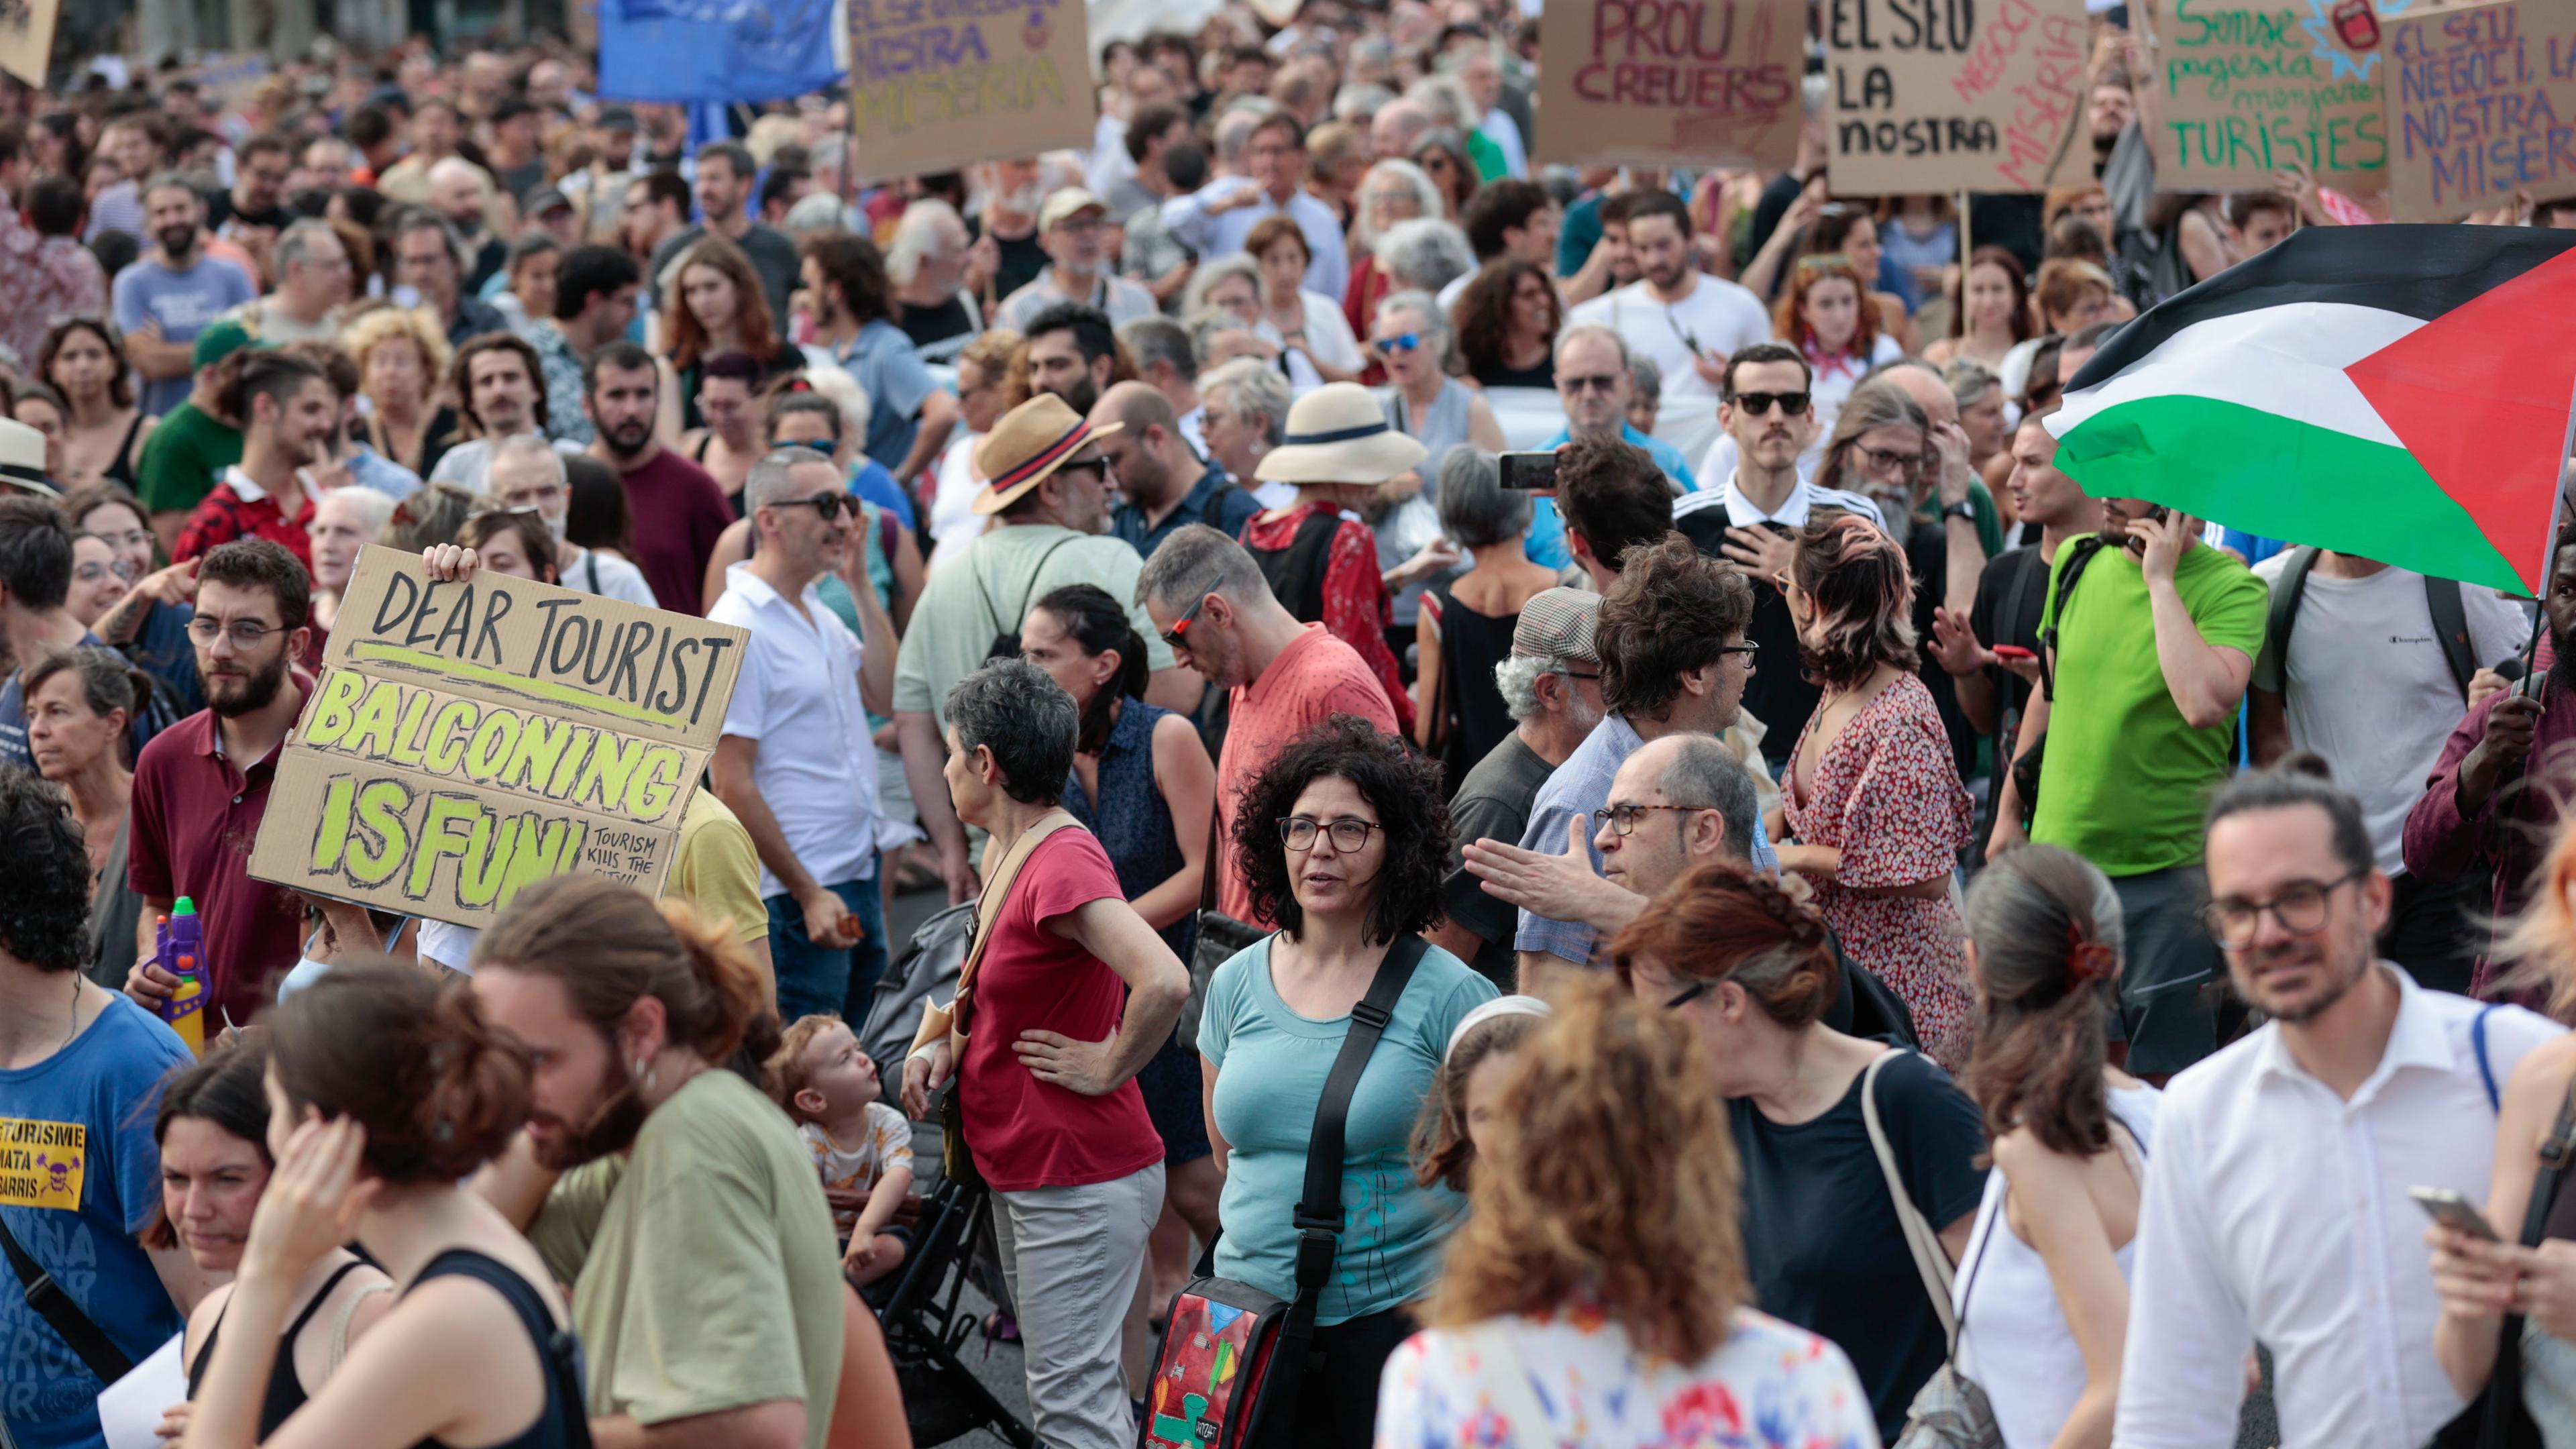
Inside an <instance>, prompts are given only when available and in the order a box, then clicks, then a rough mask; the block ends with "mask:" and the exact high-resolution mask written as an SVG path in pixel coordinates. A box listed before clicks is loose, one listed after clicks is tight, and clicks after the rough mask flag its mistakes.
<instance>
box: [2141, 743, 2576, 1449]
mask: <svg viewBox="0 0 2576 1449" xmlns="http://www.w3.org/2000/svg"><path fill="white" fill-rule="evenodd" d="M2312 763H2313V762H2311V764H2312ZM2208 818H2209V826H2208V847H2207V852H2208V853H2207V859H2208V873H2209V905H2208V906H2207V907H2206V909H2205V910H2204V912H2203V916H2202V919H2203V920H2204V921H2205V922H2206V926H2207V930H2208V932H2209V935H2210V937H2211V938H2212V939H2213V940H2215V941H2216V942H2217V944H2219V945H2220V946H2222V947H2224V948H2225V949H2226V952H2227V967H2228V975H2229V978H2230V980H2231V982H2232V984H2233V985H2234V986H2235V989H2236V990H2237V992H2238V993H2239V994H2241V995H2242V996H2243V997H2244V998H2245V1000H2246V1002H2247V1004H2249V1005H2251V1006H2253V1007H2254V1008H2256V1009H2257V1010H2260V1011H2261V1012H2262V1013H2263V1014H2264V1015H2265V1016H2266V1017H2268V1018H2270V1019H2269V1020H2268V1021H2267V1022H2266V1023H2265V1024H2264V1025H2263V1026H2261V1027H2259V1028H2257V1029H2256V1030H2255V1031H2254V1032H2253V1033H2251V1034H2250V1035H2248V1036H2245V1037H2243V1038H2240V1039H2239V1040H2237V1041H2236V1042H2235V1043H2233V1044H2232V1045H2230V1046H2228V1047H2226V1048H2225V1049H2223V1050H2222V1051H2220V1052H2219V1053H2218V1054H2217V1055H2215V1056H2212V1057H2210V1058H2209V1059H2208V1060H2206V1061H2205V1062H2203V1063H2201V1064H2200V1065H2199V1066H2197V1067H2194V1068H2193V1069H2191V1070H2189V1071H2186V1072H2184V1073H2182V1074H2181V1075H2179V1076H2177V1077H2176V1078H2175V1079H2174V1081H2173V1083H2172V1085H2171V1087H2170V1088H2169V1089H2168V1090H2167V1091H2166V1093H2165V1100H2164V1105H2163V1106H2162V1108H2161V1109H2160V1110H2159V1111H2158V1113H2157V1116H2156V1140H2155V1147H2154V1151H2155V1156H2154V1157H2153V1158H2152V1159H2150V1160H2149V1162H2148V1164H2147V1187H2146V1199H2145V1202H2144V1205H2143V1206H2142V1207H2141V1208H2140V1209H2139V1215H2138V1240H2137V1262H2136V1266H2135V1271H2134V1273H2133V1275H2132V1280H2131V1281H2132V1288H2131V1293H2130V1306H2129V1333H2128V1348H2127V1353H2126V1356H2125V1358H2124V1360H2123V1362H2122V1365H2121V1373H2120V1406H2119V1415H2118V1421H2117V1427H2116V1428H2115V1430H2114V1431H2113V1432H2114V1439H2115V1442H2117V1443H2119V1444H2122V1445H2132V1444H2134V1445H2138V1446H2141V1449H2161V1446H2166V1445H2182V1444H2208V1443H2212V1442H2219V1441H2224V1440H2227V1439H2230V1438H2232V1436H2233V1435H2234V1433H2235V1423H2236V1407H2235V1406H2236V1401H2237V1399H2238V1398H2239V1397H2240V1396H2241V1391H2242V1384H2243V1373H2244V1364H2245V1359H2246V1354H2247V1352H2248V1351H2249V1350H2250V1349H2251V1348H2252V1347H2253V1346H2254V1345H2255V1344H2256V1343H2258V1342H2259V1343H2261V1344H2264V1345H2266V1346H2268V1347H2269V1348H2270V1349H2271V1350H2272V1378H2273V1387H2272V1393H2273V1397H2274V1399H2275V1401H2276V1402H2277V1403H2278V1405H2279V1410H2280V1416H2281V1423H2282V1424H2283V1425H2284V1426H2285V1429H2286V1430H2287V1432H2285V1433H2284V1435H2283V1440H2282V1442H2283V1444H2284V1445H2285V1446H2287V1445H2308V1444H2353V1445H2388V1446H2396V1445H2401V1444H2410V1445H2411V1444H2423V1443H2427V1442H2429V1441H2431V1440H2432V1439H2433V1437H2434V1436H2435V1434H2436V1433H2437V1432H2438V1431H2440V1430H2441V1429H2442V1428H2443V1426H2444V1425H2445V1424H2446V1423H2447V1422H2448V1421H2449V1420H2450V1419H2451V1418H2452V1417H2453V1416H2454V1415H2456V1414H2457V1413H2459V1412H2460V1410H2461V1408H2462V1399H2461V1395H2460V1394H2459V1393H2458V1391H2457V1389H2456V1388H2455V1386H2454V1383H2453V1380H2452V1378H2451V1377H2450V1376H2449V1375H2448V1374H2446V1373H2445V1372H2444V1370H2443V1362H2442V1359H2440V1358H2437V1357H2436V1356H2435V1355H2434V1354H2430V1353H2427V1352H2425V1344H2426V1342H2427V1341H2428V1340H2431V1339H2433V1337H2434V1333H2435V1325H2436V1323H2437V1321H2438V1319H2439V1318H2440V1316H2441V1313H2442V1305H2441V1300H2440V1298H2439V1297H2438V1296H2437V1294H2436V1292H2435V1286H2434V1279H2433V1274H2432V1272H2431V1270H2430V1267H2429V1265H2428V1264H2427V1263H2426V1260H2425V1254H2424V1248H2423V1239H2422V1236H2421V1228H2420V1225H2419V1223H2418V1216H2419V1215H2418V1213H2417V1212H2416V1211H2415V1209H2414V1205H2413V1204H2411V1203H2407V1202H2403V1201H2400V1199H2401V1198H2402V1196H2403V1195H2404V1193H2405V1190H2406V1188H2407V1187H2409V1186H2412V1185H2416V1184H2422V1185H2424V1186H2428V1187H2445V1188H2450V1189H2452V1190H2453V1191H2456V1192H2465V1193H2474V1192H2479V1191H2481V1190H2482V1189H2483V1188H2484V1187H2485V1186H2486V1185H2487V1184H2488V1183H2489V1182H2491V1181H2492V1180H2493V1177H2494V1173H2495V1169H2496V1165H2497V1163H2496V1145H2495V1144H2496V1136H2495V1134H2494V1133H2493V1132H2491V1131H2489V1130H2486V1124H2487V1123H2488V1122H2489V1121H2490V1120H2491V1119H2492V1117H2493V1116H2494V1114H2495V1112H2496V1110H2497V1109H2496V1103H2497V1095H2498V1093H2497V1088H2496V1086H2495V1085H2494V1084H2497V1083H2503V1082H2508V1081H2510V1080H2511V1079H2512V1077H2513V1075H2514V1070H2515V1068H2516V1066H2517V1065H2518V1064H2519V1063H2520V1062H2521V1061H2522V1059H2523V1057H2524V1056H2525V1054H2526V1053H2529V1052H2531V1051H2532V1050H2533V1049H2535V1048H2537V1047H2539V1046H2541V1045H2542V1044H2543V1043H2544V1042H2545V1041H2547V1040H2548V1039H2549V1038H2550V1037H2552V1036H2555V1035H2557V1034H2558V1028H2557V1027H2555V1026H2554V1025H2552V1024H2551V1023H2550V1022H2548V1021H2547V1020H2545V1019H2543V1018H2541V1017H2539V1016H2537V1015H2534V1014H2533V1013H2530V1012H2526V1011H2524V1010H2522V1009H2520V1008H2518V1007H2512V1006H2480V1005H2479V1004H2478V1003H2476V1002H2473V1001H2470V1000H2468V999H2466V998H2463V997H2457V996H2451V995H2447V994H2445V993H2442V992H2437V991H2426V990H2423V989H2421V988H2419V987H2417V986H2416V985H2415V983H2414V981H2413V980H2412V979H2411V978H2410V977H2408V976H2407V974H2406V973H2405V972H2403V971H2400V970H2397V969H2395V968H2394V967H2391V966H2387V965H2385V964H2383V963H2380V962H2377V961H2375V960H2373V959H2372V951H2371V938H2372V937H2373V936H2374V935H2375V934H2376V933H2377V932H2378V931H2379V929H2380V928H2381V926H2383V925H2384V924H2385V923H2386V921H2387V919H2388V903H2389V885H2388V878H2387V877H2386V876H2384V875H2382V874H2380V872H2379V870H2378V868H2377V866H2376V865H2374V864H2373V863H2372V854H2371V845H2370V832H2369V828H2368V825H2367V824H2366V822H2365V821H2364V819H2363V816H2362V812H2361V805H2360V802H2359V801H2357V800H2355V799H2354V798H2353V797H2352V796H2351V795H2349V794H2347V793H2345V792H2344V791H2343V790H2341V789H2338V788H2336V787H2335V786H2334V785H2332V784H2330V783H2328V782H2327V781H2325V780H2323V779H2321V778H2318V777H2317V776H2315V775H2313V774H2310V773H2307V772H2306V771H2304V770H2291V769H2273V770H2266V771H2258V772H2255V773H2252V774H2248V775H2244V776H2240V777H2239V778H2237V779H2236V780H2233V781H2231V782H2229V783H2228V784H2227V785H2226V786H2224V787H2223V788H2221V789H2220V790H2219V792H2218V794H2217V796H2216V798H2214V799H2213V800H2212V801H2211V802H2210V804H2209V815H2208ZM2112 884H2113V885H2114V886H2117V885H2118V884H2119V881H2118V878H2117V877H2113V880H2112ZM2134 920H2135V918H2134V917H2132V922H2133V925H2132V929H2134ZM2400 1063H2403V1064H2404V1065H2403V1066H2402V1067H2401V1066H2400V1065H2399V1064H2400ZM2471 1129H2474V1130H2471ZM2327 1196H2330V1197H2331V1198H2332V1199H2333V1200H2334V1201H2336V1202H2338V1203H2344V1202H2349V1203H2350V1204H2351V1208H2350V1210H2349V1211H2337V1212H2332V1213H2318V1212H2315V1211H2312V1210H2311V1209H2312V1207H2313V1205H2314V1203H2315V1202H2316V1201H2317V1200H2318V1199H2319V1198H2321V1197H2327ZM2218 1224H2226V1225H2228V1230H2229V1233H2230V1236H2229V1237H2228V1238H2226V1239H2221V1238H2219V1237H2217V1236H2215V1235H2214V1227H2215V1225H2218ZM2253 1244H2260V1245H2261V1247H2260V1250H2259V1251H2253V1252H2248V1251H2246V1249H2247V1247H2248V1246H2249V1245H2253ZM2327 1324H2333V1325H2336V1327H2334V1328H2333V1329H2332V1330H2330V1331H2328V1330H2325V1329H2324V1325H2327ZM2445 1337H2448V1334H2447V1333H2446V1334H2445ZM2374 1364H2375V1365H2378V1366H2379V1367H2376V1368H2374V1367H2372V1365H2374ZM2356 1386H2367V1387H2366V1391H2365V1390H2357V1387H2356Z"/></svg>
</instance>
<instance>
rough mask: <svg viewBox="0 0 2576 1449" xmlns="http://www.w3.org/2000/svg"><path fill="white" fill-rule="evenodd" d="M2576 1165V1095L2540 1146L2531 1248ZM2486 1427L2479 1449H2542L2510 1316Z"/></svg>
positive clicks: (2525, 1234) (2527, 1215)
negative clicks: (2526, 1397) (2527, 1399)
mask: <svg viewBox="0 0 2576 1449" xmlns="http://www.w3.org/2000/svg"><path fill="white" fill-rule="evenodd" d="M2571 1161H2576V1089H2570V1090H2569V1092H2568V1094H2567V1098H2566V1100H2565V1101H2563V1102H2561V1103H2560V1104H2559V1106H2558V1122H2557V1125H2556V1126H2553V1127H2551V1128H2550V1129H2549V1140H2548V1141H2546V1142H2543V1143H2542V1144H2540V1170H2539V1172H2538V1173H2537V1174H2536V1175H2534V1176H2533V1178H2532V1180H2531V1201H2530V1203H2529V1204H2528V1205H2527V1206H2525V1207H2524V1208H2523V1210H2522V1236H2521V1237H2520V1238H2518V1239H2516V1241H2518V1242H2520V1243H2521V1244H2522V1245H2523V1246H2524V1247H2526V1248H2536V1247H2538V1246H2540V1236H2541V1234H2542V1232H2543V1231H2545V1230H2546V1229H2547V1228H2548V1226H2549V1209H2550V1207H2551V1206H2552V1205H2553V1204H2554V1203H2556V1202H2557V1200H2558V1194H2559V1191H2560V1190H2561V1189H2562V1188H2563V1187H2564V1186H2565V1185H2566V1181H2567V1168H2568V1164H2569V1163H2570V1162H2571ZM2484 1417H2485V1422H2484V1424H2483V1425H2482V1426H2481V1428H2480V1430H2479V1433H2478V1439H2477V1443H2478V1449H2540V1444H2541V1439H2540V1428H2539V1426H2538V1425H2537V1424H2534V1423H2533V1422H2532V1419H2531V1415H2530V1414H2529V1413H2528V1412H2526V1411H2525V1410H2524V1408H2523V1406H2522V1315H2521V1314H2519V1313H2508V1314H2506V1315H2505V1318H2504V1322H2503V1324H2502V1325H2501V1326H2500V1327H2499V1328H2498V1329H2497V1331H2496V1358H2495V1370H2494V1371H2493V1372H2492V1373H2490V1374H2488V1375H2487V1389H2486V1414H2485V1416H2484Z"/></svg>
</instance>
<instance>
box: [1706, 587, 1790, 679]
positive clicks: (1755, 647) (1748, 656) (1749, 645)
mask: <svg viewBox="0 0 2576 1449" xmlns="http://www.w3.org/2000/svg"><path fill="white" fill-rule="evenodd" d="M1772 580H1773V582H1775V583H1777V584H1779V585H1780V588H1781V591H1782V592H1783V593H1786V592H1787V591H1788V587H1789V576H1788V574H1786V573H1778V574H1774V575H1772ZM1761 652H1762V646H1761V645H1759V644H1756V643H1754V642H1753V641H1752V640H1750V639H1747V640H1745V641H1744V642H1743V643H1741V644H1720V645H1718V646H1717V657H1718V658H1720V659H1723V658H1725V657H1726V656H1727V655H1729V654H1741V655H1743V656H1744V662H1745V663H1747V664H1750V663H1752V662H1753V656H1754V655H1756V654H1759V653H1761Z"/></svg>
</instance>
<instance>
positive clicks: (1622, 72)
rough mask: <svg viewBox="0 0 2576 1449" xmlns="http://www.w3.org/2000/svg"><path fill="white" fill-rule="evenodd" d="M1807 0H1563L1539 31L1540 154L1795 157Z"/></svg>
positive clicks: (1774, 161)
mask: <svg viewBox="0 0 2576 1449" xmlns="http://www.w3.org/2000/svg"><path fill="white" fill-rule="evenodd" d="M1805 38H1806V7H1805V4H1804V0H1588V3H1587V0H1563V3H1560V4H1556V5H1551V6H1550V7H1549V9H1548V14H1547V25H1546V26H1545V27H1544V29H1543V30H1542V31H1541V39H1540V42H1539V43H1540V45H1541V47H1542V48H1543V51H1542V54H1541V56H1540V63H1539V72H1538V73H1539V106H1538V159H1540V160H1542V161H1564V162H1570V163H1575V164H1592V165H1639V166H1669V165H1676V164H1679V165H1691V166H1711V165H1717V166H1739V165H1752V166H1762V167H1780V166H1786V165H1788V164H1790V163H1791V162H1792V161H1794V160H1796V159H1797V154H1798V126H1799V121H1800V117H1801V110H1800V106H1799V98H1798V75H1799V72H1800V69H1801V67H1802V65H1803V63H1804V59H1805Z"/></svg>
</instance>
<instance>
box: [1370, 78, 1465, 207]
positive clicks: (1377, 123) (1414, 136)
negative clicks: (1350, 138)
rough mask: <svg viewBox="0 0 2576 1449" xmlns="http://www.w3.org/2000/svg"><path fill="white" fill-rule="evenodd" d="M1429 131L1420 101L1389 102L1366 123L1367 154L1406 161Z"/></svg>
mask: <svg viewBox="0 0 2576 1449" xmlns="http://www.w3.org/2000/svg"><path fill="white" fill-rule="evenodd" d="M1430 129H1431V112H1430V110H1429V108H1427V107H1425V106H1424V105H1423V104H1422V103H1421V102H1420V101H1413V100H1402V101H1389V102H1387V103H1386V104H1385V105H1383V106H1380V107H1378V112H1377V115H1376V116H1375V117H1373V118H1372V119H1371V120H1370V121H1369V154H1370V155H1372V156H1375V157H1377V158H1378V159H1379V160H1381V161H1383V160H1386V159H1388V158H1390V157H1392V158H1394V159H1396V160H1406V159H1409V158H1410V157H1411V156H1412V155H1413V143H1414V142H1416V141H1419V140H1421V139H1422V133H1423V132H1425V131H1428V130H1430ZM1453 219H1454V218H1453Z"/></svg>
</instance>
